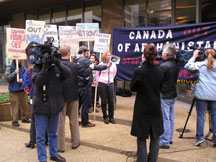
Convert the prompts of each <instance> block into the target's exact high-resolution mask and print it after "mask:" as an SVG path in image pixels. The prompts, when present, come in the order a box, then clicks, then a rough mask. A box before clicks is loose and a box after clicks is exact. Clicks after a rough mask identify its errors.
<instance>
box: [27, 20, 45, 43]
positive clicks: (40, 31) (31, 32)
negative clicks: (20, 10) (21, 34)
mask: <svg viewBox="0 0 216 162" xmlns="http://www.w3.org/2000/svg"><path fill="white" fill-rule="evenodd" d="M44 25H45V21H35V20H26V43H27V44H29V43H30V42H32V41H34V42H37V43H40V44H43V42H44Z"/></svg>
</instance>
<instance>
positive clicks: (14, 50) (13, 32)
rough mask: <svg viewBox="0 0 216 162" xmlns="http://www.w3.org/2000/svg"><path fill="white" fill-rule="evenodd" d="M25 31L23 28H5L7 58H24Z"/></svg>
mask: <svg viewBox="0 0 216 162" xmlns="http://www.w3.org/2000/svg"><path fill="white" fill-rule="evenodd" d="M25 48H26V33H25V29H17V28H7V44H6V53H7V59H11V60H25V59H26V52H25Z"/></svg>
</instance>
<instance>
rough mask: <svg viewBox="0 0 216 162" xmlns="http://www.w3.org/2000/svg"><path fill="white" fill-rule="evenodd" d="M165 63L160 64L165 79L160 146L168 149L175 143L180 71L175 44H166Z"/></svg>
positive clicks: (162, 91)
mask: <svg viewBox="0 0 216 162" xmlns="http://www.w3.org/2000/svg"><path fill="white" fill-rule="evenodd" d="M162 58H163V61H164V62H163V63H162V64H161V65H160V68H161V70H162V73H163V76H164V80H163V85H162V90H161V109H162V113H163V123H164V133H163V134H162V135H161V137H160V148H162V149H168V148H169V145H170V144H172V143H173V134H174V125H175V111H174V105H175V101H176V97H177V92H176V83H177V77H178V73H179V68H178V64H177V62H176V61H175V58H176V48H175V46H174V45H173V44H166V45H165V46H164V47H163V51H162Z"/></svg>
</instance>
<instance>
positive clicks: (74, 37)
mask: <svg viewBox="0 0 216 162" xmlns="http://www.w3.org/2000/svg"><path fill="white" fill-rule="evenodd" d="M59 42H60V46H62V45H68V46H70V47H71V56H75V55H77V53H78V50H79V35H78V33H77V31H76V26H59Z"/></svg>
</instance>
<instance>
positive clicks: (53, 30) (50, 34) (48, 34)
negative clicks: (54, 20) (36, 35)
mask: <svg viewBox="0 0 216 162" xmlns="http://www.w3.org/2000/svg"><path fill="white" fill-rule="evenodd" d="M49 38H53V39H54V41H53V45H54V46H55V47H58V46H59V45H58V30H57V26H56V25H51V24H46V25H45V26H44V42H46V41H47V40H48V39H49Z"/></svg>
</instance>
